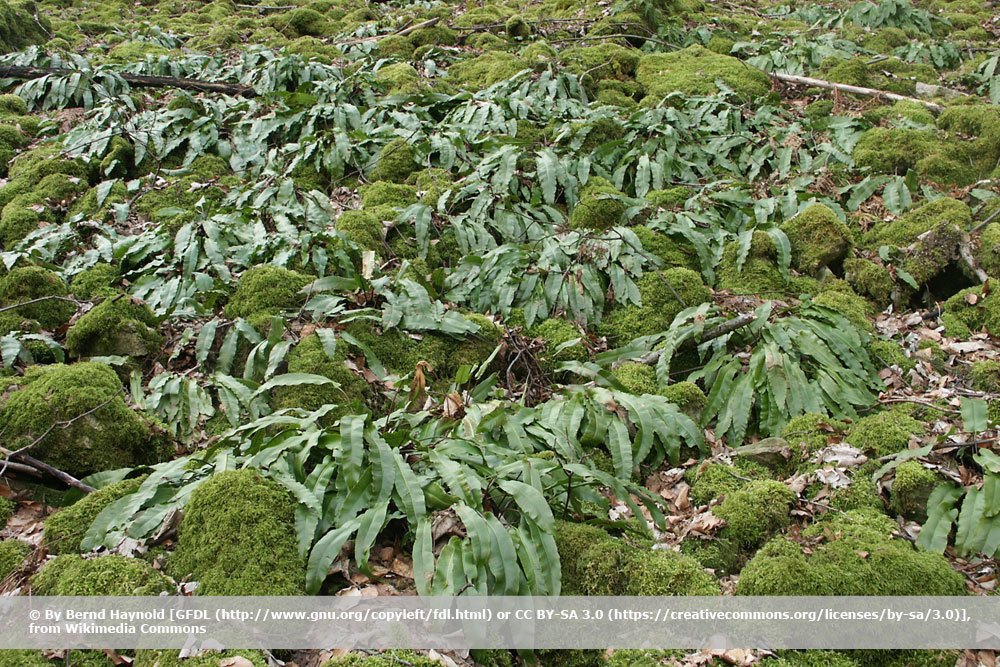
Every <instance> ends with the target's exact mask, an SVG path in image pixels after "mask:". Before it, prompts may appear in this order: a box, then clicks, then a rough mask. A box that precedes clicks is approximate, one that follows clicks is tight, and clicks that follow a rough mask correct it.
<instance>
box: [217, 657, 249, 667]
mask: <svg viewBox="0 0 1000 667" xmlns="http://www.w3.org/2000/svg"><path fill="white" fill-rule="evenodd" d="M219 667H253V663H252V662H250V661H249V660H247V659H246V658H244V657H243V656H241V655H237V656H233V657H232V658H222V659H221V660H219Z"/></svg>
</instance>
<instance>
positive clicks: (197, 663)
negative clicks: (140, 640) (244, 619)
mask: <svg viewBox="0 0 1000 667" xmlns="http://www.w3.org/2000/svg"><path fill="white" fill-rule="evenodd" d="M236 657H241V658H246V659H247V660H249V661H250V664H252V665H253V667H267V665H268V664H269V663H268V661H267V658H266V657H264V654H263V653H261V652H260V651H251V650H247V649H234V650H231V651H203V652H202V653H199V654H197V655H192V656H187V657H181V656H180V653H179V652H177V651H152V650H139V651H136V654H135V662H133V663H132V665H133V667H219V665H224V664H226V660H225V658H236Z"/></svg>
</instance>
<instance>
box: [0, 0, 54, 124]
mask: <svg viewBox="0 0 1000 667" xmlns="http://www.w3.org/2000/svg"><path fill="white" fill-rule="evenodd" d="M51 34H52V24H51V23H50V22H49V20H48V18H46V17H45V15H44V14H43V13H41V12H38V11H37V10H36V8H35V6H34V4H31V3H26V4H20V3H17V4H9V3H7V2H6V1H5V0H0V54H4V53H10V52H11V51H20V50H22V49H24V48H25V47H27V46H31V45H32V44H41V43H43V42H45V41H47V40H48V39H49V37H50V35H51ZM22 113H24V112H22Z"/></svg>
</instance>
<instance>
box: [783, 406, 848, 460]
mask: <svg viewBox="0 0 1000 667" xmlns="http://www.w3.org/2000/svg"><path fill="white" fill-rule="evenodd" d="M846 427H847V425H846V424H844V423H843V422H839V421H837V420H835V419H830V417H828V416H827V415H822V414H817V413H814V412H809V413H806V414H804V415H799V416H798V417H792V418H791V419H789V420H788V422H787V423H786V424H785V426H784V427H783V428H782V429H781V437H782V438H784V439H785V441H786V442H787V443H788V446H789V448H790V449H791V450H792V453H793V455H794V456H795V459H796V460H802V459H806V458H808V457H809V455H811V454H812V453H814V452H816V451H819V450H820V449H823V448H824V447H826V446H827V445H828V444H830V439H831V437H834V436H836V435H837V434H839V433H842V432H843V430H844V429H845V428H846Z"/></svg>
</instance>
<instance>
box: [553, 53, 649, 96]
mask: <svg viewBox="0 0 1000 667" xmlns="http://www.w3.org/2000/svg"><path fill="white" fill-rule="evenodd" d="M639 56H640V52H639V51H637V50H636V49H630V48H626V47H623V46H619V45H617V44H600V45H597V46H582V47H577V48H571V49H566V50H565V51H563V52H562V53H561V54H560V56H559V57H560V59H561V60H562V62H563V63H564V64H565V66H566V69H567V70H568V71H569V72H571V73H573V74H576V75H577V76H579V77H581V78H580V80H581V82H582V83H583V84H584V85H585V86H587V87H588V88H589V89H590V90H594V89H595V85H596V82H597V81H598V80H600V79H631V78H632V77H633V76H634V75H635V69H636V67H637V66H638V65H639Z"/></svg>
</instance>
